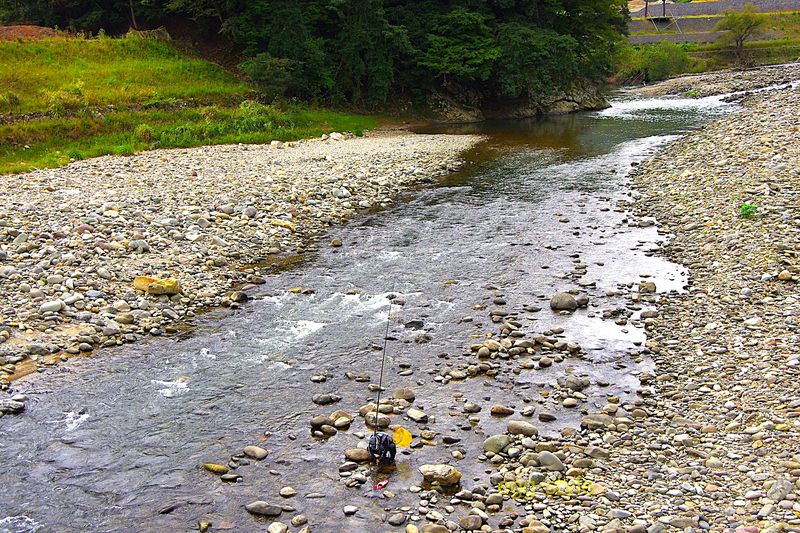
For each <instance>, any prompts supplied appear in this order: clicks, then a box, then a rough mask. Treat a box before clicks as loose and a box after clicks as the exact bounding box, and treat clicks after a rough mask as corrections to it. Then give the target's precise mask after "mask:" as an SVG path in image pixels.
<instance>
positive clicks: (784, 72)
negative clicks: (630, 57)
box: [633, 63, 800, 97]
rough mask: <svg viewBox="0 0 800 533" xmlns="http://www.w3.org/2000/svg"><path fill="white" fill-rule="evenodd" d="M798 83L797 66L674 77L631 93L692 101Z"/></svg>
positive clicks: (798, 66) (798, 64)
mask: <svg viewBox="0 0 800 533" xmlns="http://www.w3.org/2000/svg"><path fill="white" fill-rule="evenodd" d="M797 80H800V63H792V64H789V65H778V66H767V67H757V68H751V69H746V70H726V71H722V72H712V73H707V74H694V75H689V76H678V77H675V78H671V79H669V80H665V81H663V82H660V83H656V84H654V85H649V86H646V87H639V88H637V89H635V90H634V91H633V92H634V93H635V94H639V95H641V96H649V97H653V96H667V95H685V94H687V93H688V94H691V95H692V96H696V97H704V96H715V95H720V94H728V93H735V92H742V91H753V90H756V89H762V88H764V87H770V86H773V85H783V84H788V83H792V82H795V81H797Z"/></svg>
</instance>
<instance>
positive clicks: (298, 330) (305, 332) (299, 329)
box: [288, 320, 328, 342]
mask: <svg viewBox="0 0 800 533" xmlns="http://www.w3.org/2000/svg"><path fill="white" fill-rule="evenodd" d="M327 325H328V324H326V323H325V322H314V321H313V320H298V321H297V322H295V323H294V324H292V325H291V326H290V327H289V330H288V335H289V338H288V340H289V342H296V341H299V340H302V339H305V338H306V337H308V336H309V335H313V334H314V333H316V332H318V331H319V330H321V329H322V328H324V327H325V326H327Z"/></svg>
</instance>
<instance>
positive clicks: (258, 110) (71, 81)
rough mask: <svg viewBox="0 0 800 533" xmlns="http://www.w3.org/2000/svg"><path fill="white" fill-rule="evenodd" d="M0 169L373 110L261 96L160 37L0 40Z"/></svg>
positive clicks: (299, 127)
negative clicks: (267, 101) (265, 101)
mask: <svg viewBox="0 0 800 533" xmlns="http://www.w3.org/2000/svg"><path fill="white" fill-rule="evenodd" d="M0 88H1V89H0V113H3V114H4V117H3V119H4V120H2V121H0V123H2V122H5V124H4V125H0V173H9V172H22V171H26V170H30V169H32V168H43V167H53V166H58V165H63V164H65V163H67V162H69V160H70V159H82V158H86V157H94V156H99V155H105V154H132V153H135V152H137V151H140V150H146V149H152V148H171V147H189V146H198V145H203V144H221V143H239V142H241V143H263V142H269V141H271V140H276V139H277V140H293V139H298V138H303V137H311V136H316V135H320V134H321V133H325V132H329V131H335V130H340V131H358V130H363V129H367V128H371V127H374V126H375V123H376V120H375V119H374V118H373V117H368V116H363V115H352V114H346V113H340V112H334V111H328V110H319V109H311V108H307V107H303V106H298V105H288V104H287V105H269V106H267V105H262V104H259V103H257V102H255V101H253V100H252V98H253V97H254V96H255V95H254V93H253V91H252V89H251V88H250V86H248V85H247V84H246V83H244V82H242V81H241V80H238V79H237V78H235V77H234V76H232V75H231V74H229V73H227V72H226V71H224V70H223V69H222V68H220V67H219V66H217V65H214V64H212V63H209V62H207V61H204V60H201V59H196V58H189V57H186V56H185V55H184V54H182V53H181V52H179V51H177V50H176V49H175V48H173V47H172V46H171V45H170V44H169V43H168V42H164V41H159V40H155V39H149V38H144V37H139V36H128V37H125V38H122V39H110V38H100V39H91V40H87V39H81V38H66V37H57V38H51V39H45V40H41V41H4V42H0Z"/></svg>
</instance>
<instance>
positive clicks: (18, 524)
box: [0, 515, 44, 533]
mask: <svg viewBox="0 0 800 533" xmlns="http://www.w3.org/2000/svg"><path fill="white" fill-rule="evenodd" d="M42 527H44V526H42V524H40V523H38V522H37V521H36V520H34V519H33V518H30V517H27V516H25V515H20V516H7V517H5V518H0V533H35V532H37V531H39V530H41V529H42Z"/></svg>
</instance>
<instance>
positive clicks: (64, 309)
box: [0, 133, 480, 386]
mask: <svg viewBox="0 0 800 533" xmlns="http://www.w3.org/2000/svg"><path fill="white" fill-rule="evenodd" d="M479 139H480V138H479V137H476V136H447V135H413V134H405V133H402V134H392V135H381V134H376V135H375V136H369V137H367V138H346V137H345V136H343V135H341V134H331V136H327V135H326V136H323V138H322V139H316V140H308V141H298V142H293V143H279V142H275V143H273V145H271V146H261V145H221V146H208V147H202V148H196V149H184V150H159V151H151V152H144V153H141V154H138V155H135V156H132V157H116V156H109V157H101V158H96V159H90V160H87V161H79V162H75V163H72V164H70V165H68V166H66V167H63V168H58V169H50V170H42V171H36V172H31V173H28V174H19V175H6V176H0V182H2V186H3V190H4V192H5V195H4V201H3V202H2V205H0V386H7V380H8V378H9V376H10V375H12V374H13V373H14V372H15V371H19V369H20V367H19V365H20V364H23V365H24V364H26V361H27V362H28V363H27V364H28V366H29V368H33V365H30V360H31V359H34V360H37V365H38V364H41V363H44V362H45V361H56V360H57V359H58V358H59V357H66V356H67V355H68V354H75V353H80V352H90V351H92V350H93V349H95V348H97V347H100V346H114V345H119V344H122V343H127V342H134V341H136V340H137V339H140V338H142V337H145V336H150V335H160V334H162V333H164V332H172V331H176V330H177V329H178V327H179V325H180V324H183V323H185V322H186V321H187V320H190V319H191V318H192V317H194V316H195V314H196V313H197V312H198V311H200V310H202V309H208V308H213V307H217V306H221V305H223V306H225V305H232V306H235V305H238V304H239V303H241V302H242V301H244V300H246V299H247V296H246V293H245V292H242V291H246V289H247V287H248V284H257V283H259V282H260V278H259V276H258V269H257V268H255V267H254V265H255V264H257V263H261V264H263V263H265V262H268V261H270V260H276V259H277V260H280V258H282V257H286V256H287V255H291V254H296V253H298V252H302V251H303V250H304V249H306V248H308V246H309V245H310V244H311V243H313V242H314V239H315V237H316V236H317V235H319V233H320V232H321V231H322V230H323V229H324V228H326V227H328V226H330V225H332V224H336V223H340V222H341V221H343V220H346V219H348V218H349V217H351V216H353V214H355V213H356V211H358V210H359V209H369V208H372V207H378V206H385V205H388V204H390V203H391V202H392V198H393V197H394V196H395V195H396V194H397V193H398V192H400V191H401V190H403V189H404V188H407V187H409V186H411V185H413V184H415V183H420V182H424V181H426V180H429V179H431V178H433V177H435V176H439V175H442V174H446V173H448V172H451V171H453V170H455V169H456V168H458V167H459V166H460V158H459V156H460V154H461V153H462V152H463V151H464V150H466V149H468V148H470V147H471V146H473V145H475V144H476V143H477V142H478V140H479ZM331 244H332V245H337V244H338V243H337V242H335V241H334V242H333V243H331ZM137 276H144V277H142V278H139V279H137V282H136V286H134V279H135V278H136V277H137ZM147 278H151V279H147ZM173 279H174V281H173Z"/></svg>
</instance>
